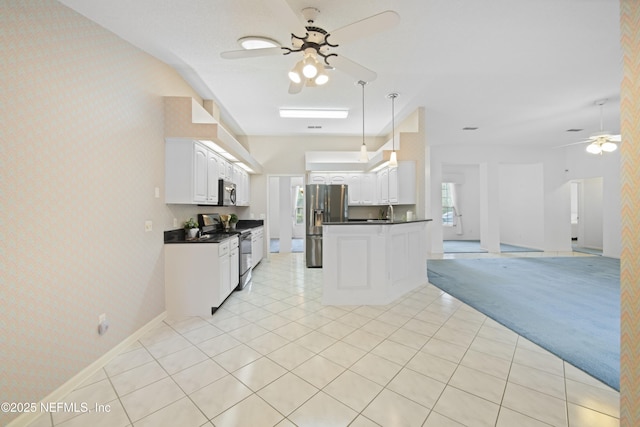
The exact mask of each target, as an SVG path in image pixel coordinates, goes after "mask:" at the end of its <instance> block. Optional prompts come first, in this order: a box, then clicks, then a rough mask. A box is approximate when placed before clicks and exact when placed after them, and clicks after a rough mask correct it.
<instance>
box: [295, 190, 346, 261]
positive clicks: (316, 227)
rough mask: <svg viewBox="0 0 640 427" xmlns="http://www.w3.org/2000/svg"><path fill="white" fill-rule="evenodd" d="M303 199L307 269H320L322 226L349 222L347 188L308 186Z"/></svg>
mask: <svg viewBox="0 0 640 427" xmlns="http://www.w3.org/2000/svg"><path fill="white" fill-rule="evenodd" d="M304 197H305V205H306V211H305V217H306V219H305V230H306V250H305V252H306V257H307V267H322V224H323V223H325V222H347V221H348V220H349V204H348V203H349V197H348V186H346V185H337V184H309V185H307V186H306V188H305V193H304Z"/></svg>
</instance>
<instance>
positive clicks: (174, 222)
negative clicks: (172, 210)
mask: <svg viewBox="0 0 640 427" xmlns="http://www.w3.org/2000/svg"><path fill="white" fill-rule="evenodd" d="M173 226H174V227H177V226H178V218H173Z"/></svg>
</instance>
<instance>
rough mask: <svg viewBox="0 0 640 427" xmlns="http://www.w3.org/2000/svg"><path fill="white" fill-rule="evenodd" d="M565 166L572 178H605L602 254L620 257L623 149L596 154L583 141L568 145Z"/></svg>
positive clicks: (568, 177) (569, 177)
mask: <svg viewBox="0 0 640 427" xmlns="http://www.w3.org/2000/svg"><path fill="white" fill-rule="evenodd" d="M564 169H565V171H566V173H565V174H566V178H567V179H568V180H577V179H588V178H602V254H603V255H604V256H609V257H613V258H620V253H621V251H622V238H621V236H622V226H621V212H620V206H621V199H620V150H617V151H614V152H613V153H606V154H602V155H593V154H588V153H587V152H586V151H585V148H584V146H583V145H578V146H573V147H568V148H567V149H566V163H565V167H564Z"/></svg>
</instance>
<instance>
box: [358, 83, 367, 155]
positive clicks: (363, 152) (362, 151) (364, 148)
mask: <svg viewBox="0 0 640 427" xmlns="http://www.w3.org/2000/svg"><path fill="white" fill-rule="evenodd" d="M358 84H359V85H360V86H362V145H361V146H360V161H361V162H362V163H366V162H368V161H369V155H368V154H367V146H366V144H365V143H364V85H366V84H367V82H365V81H363V80H358Z"/></svg>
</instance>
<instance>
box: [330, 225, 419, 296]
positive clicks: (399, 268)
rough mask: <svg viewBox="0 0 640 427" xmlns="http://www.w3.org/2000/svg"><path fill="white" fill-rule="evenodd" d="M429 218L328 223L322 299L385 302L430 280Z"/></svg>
mask: <svg viewBox="0 0 640 427" xmlns="http://www.w3.org/2000/svg"><path fill="white" fill-rule="evenodd" d="M429 221H431V220H430V219H425V220H413V221H401V222H392V221H385V220H369V221H361V222H341V223H331V222H330V223H324V224H323V226H322V228H323V231H322V233H323V245H324V248H323V255H322V267H323V281H324V282H323V285H324V288H323V294H322V303H323V304H329V305H365V304H366V305H385V304H389V303H390V302H392V301H394V300H395V299H397V298H398V297H400V296H402V295H404V294H406V293H407V292H409V291H411V290H413V289H415V288H417V287H418V286H420V285H422V284H425V283H427V249H426V240H427V224H428V222H429Z"/></svg>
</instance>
